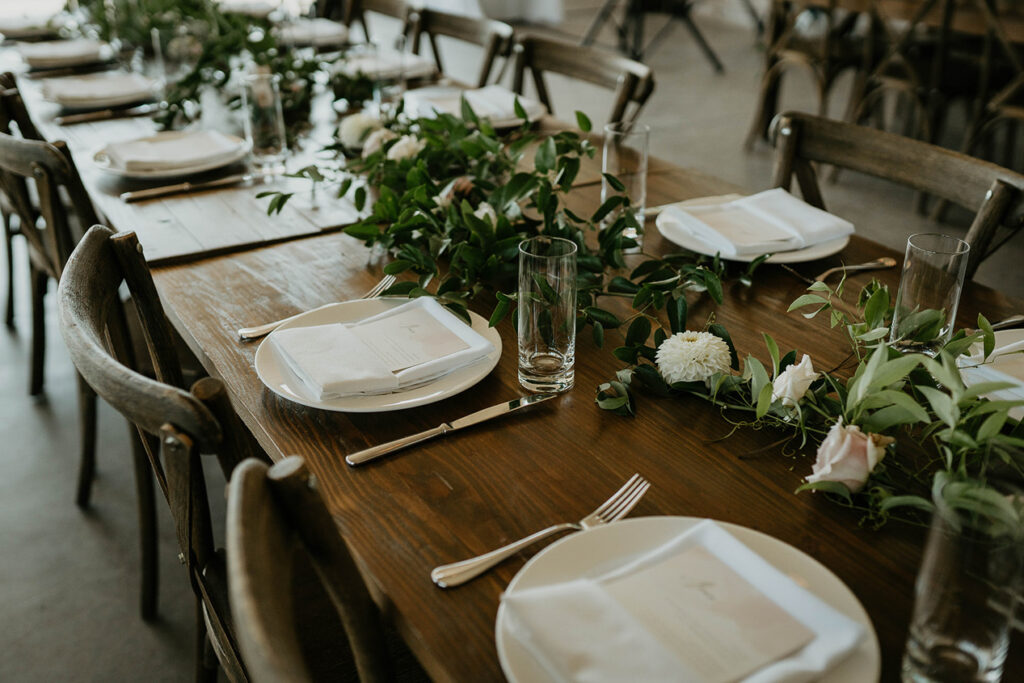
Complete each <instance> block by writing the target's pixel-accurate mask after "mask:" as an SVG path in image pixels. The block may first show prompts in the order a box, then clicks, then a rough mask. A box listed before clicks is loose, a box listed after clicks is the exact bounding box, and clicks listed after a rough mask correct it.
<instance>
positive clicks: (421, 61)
mask: <svg viewBox="0 0 1024 683" xmlns="http://www.w3.org/2000/svg"><path fill="white" fill-rule="evenodd" d="M340 69H341V71H342V73H344V74H346V75H348V76H351V77H353V78H354V77H356V76H358V75H359V74H363V75H364V76H366V77H368V78H376V79H391V78H398V77H399V76H401V75H402V74H403V72H404V74H405V78H427V77H429V76H433V75H434V72H435V71H437V67H436V66H435V65H434V62H433V61H431V60H430V59H427V58H426V57H421V56H420V55H414V54H409V53H407V52H406V53H403V52H398V51H394V50H385V51H380V52H374V53H369V54H357V55H350V56H349V57H348V58H346V59H345V60H344V61H343V62H342V63H341V65H340Z"/></svg>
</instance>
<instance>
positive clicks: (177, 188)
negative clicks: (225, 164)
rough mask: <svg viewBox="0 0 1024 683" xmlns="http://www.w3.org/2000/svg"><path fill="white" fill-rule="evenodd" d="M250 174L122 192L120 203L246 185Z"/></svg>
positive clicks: (249, 179)
mask: <svg viewBox="0 0 1024 683" xmlns="http://www.w3.org/2000/svg"><path fill="white" fill-rule="evenodd" d="M255 177H256V176H254V175H253V174H251V173H239V174H237V175H229V176H225V177H224V178H217V179H216V180H208V181H206V182H205V183H189V182H184V183H178V184H177V185H164V186H163V187H151V188H149V189H148V190H135V191H134V192H122V193H121V201H123V202H137V201H141V200H143V199H156V198H157V197H170V196H171V195H176V194H185V193H187V192H195V191H196V190H208V189H211V188H214V187H224V186H226V185H239V184H241V183H248V182H249V181H251V180H252V179H253V178H255Z"/></svg>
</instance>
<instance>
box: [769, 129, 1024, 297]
mask: <svg viewBox="0 0 1024 683" xmlns="http://www.w3.org/2000/svg"><path fill="white" fill-rule="evenodd" d="M772 138H773V140H774V142H775V170H774V174H773V178H772V185H773V186H774V187H782V188H785V189H787V190H788V189H789V188H790V186H791V184H792V179H793V177H794V176H795V177H796V179H797V183H798V184H799V186H800V192H801V194H802V195H803V198H804V200H805V201H806V202H807V203H809V204H812V205H813V206H817V207H819V208H825V201H824V199H823V198H822V195H821V189H820V187H819V186H818V180H817V176H816V174H815V169H814V164H820V165H831V166H835V167H837V168H844V169H850V170H853V171H859V172H861V173H866V174H868V175H872V176H875V177H878V178H883V179H885V180H891V181H893V182H896V183H899V184H901V185H905V186H907V187H910V188H913V189H915V190H918V191H920V192H925V193H927V194H930V195H933V196H935V197H938V198H940V199H943V200H946V201H949V202H951V203H953V204H956V205H957V206H961V207H963V208H965V209H967V210H968V211H970V212H971V213H973V214H974V221H973V222H972V224H971V227H970V229H969V230H968V232H967V236H966V238H965V239H966V241H967V242H968V244H970V245H971V253H970V260H969V261H968V264H967V278H968V279H973V277H974V274H975V272H976V271H977V269H978V266H979V264H980V263H981V262H982V261H983V260H984V259H985V258H986V257H988V256H989V255H991V254H992V252H994V251H995V250H996V249H998V248H999V246H1001V245H1002V244H1004V243H1005V242H1006V241H1007V240H1009V239H1010V238H1011V237H1013V236H1014V235H1015V234H1016V233H1017V231H1018V230H1020V228H1021V226H1022V225H1024V223H1022V221H1024V175H1021V174H1019V173H1015V172H1014V171H1010V170H1008V169H1005V168H1003V167H1001V166H997V165H995V164H993V163H989V162H987V161H982V160H980V159H975V158H973V157H969V156H967V155H965V154H960V153H959V152H953V151H950V150H947V149H943V148H941V147H937V146H935V145H931V144H928V143H926V142H921V141H919V140H913V139H911V138H907V137H903V136H900V135H895V134H892V133H887V132H885V131H880V130H875V129H873V128H867V127H864V126H856V125H853V124H850V123H844V122H841V121H834V120H830V119H824V118H821V117H818V116H811V115H810V114H800V113H795V112H788V113H785V114H780V115H779V116H777V117H776V118H775V121H774V122H773V123H772Z"/></svg>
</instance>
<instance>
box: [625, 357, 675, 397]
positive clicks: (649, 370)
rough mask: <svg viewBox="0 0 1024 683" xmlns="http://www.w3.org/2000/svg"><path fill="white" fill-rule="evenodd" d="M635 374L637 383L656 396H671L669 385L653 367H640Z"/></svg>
mask: <svg viewBox="0 0 1024 683" xmlns="http://www.w3.org/2000/svg"><path fill="white" fill-rule="evenodd" d="M633 374H634V377H635V379H636V381H637V382H638V383H639V384H640V385H642V386H643V388H644V389H646V390H647V391H649V392H651V393H652V394H654V395H655V396H661V397H666V396H669V395H670V393H671V392H670V391H669V386H668V384H667V383H666V382H665V379H664V378H663V377H662V376H661V373H660V372H658V369H657V368H656V367H654V366H653V365H648V364H646V363H643V364H641V365H638V366H636V369H635V370H634V373H633Z"/></svg>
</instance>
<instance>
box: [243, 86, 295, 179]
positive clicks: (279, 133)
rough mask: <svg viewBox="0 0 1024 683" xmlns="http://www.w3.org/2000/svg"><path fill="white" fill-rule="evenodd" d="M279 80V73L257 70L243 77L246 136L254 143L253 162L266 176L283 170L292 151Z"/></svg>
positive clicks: (252, 144)
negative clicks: (289, 147) (286, 133)
mask: <svg viewBox="0 0 1024 683" xmlns="http://www.w3.org/2000/svg"><path fill="white" fill-rule="evenodd" d="M278 80H279V79H278V76H277V75H276V74H270V73H255V74H250V75H248V76H246V77H245V78H244V79H243V81H242V102H243V105H244V108H245V111H246V116H245V137H246V139H247V140H248V141H249V144H250V145H251V146H252V160H253V163H254V164H255V165H256V167H257V168H258V170H259V172H260V173H261V174H262V175H263V176H265V177H267V176H273V175H277V174H280V173H283V172H284V160H285V157H286V156H287V155H288V141H287V138H286V136H285V127H284V112H283V111H282V108H281V92H280V90H279V87H278Z"/></svg>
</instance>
